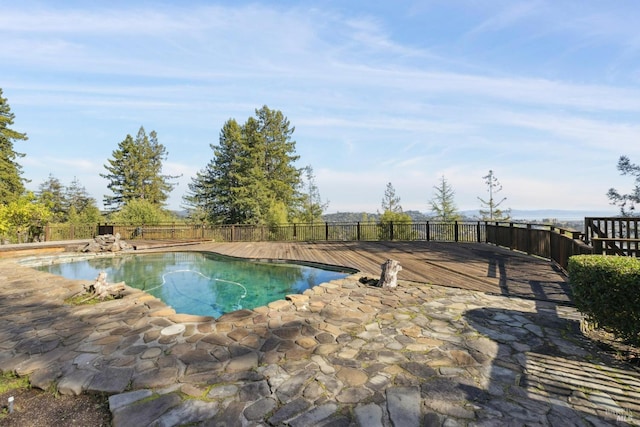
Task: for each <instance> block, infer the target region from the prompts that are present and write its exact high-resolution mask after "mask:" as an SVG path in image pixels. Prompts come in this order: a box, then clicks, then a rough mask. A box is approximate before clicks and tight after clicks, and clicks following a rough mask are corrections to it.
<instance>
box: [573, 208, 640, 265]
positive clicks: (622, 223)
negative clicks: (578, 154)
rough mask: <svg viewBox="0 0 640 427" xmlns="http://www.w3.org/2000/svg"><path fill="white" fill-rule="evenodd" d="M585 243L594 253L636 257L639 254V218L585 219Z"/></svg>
mask: <svg viewBox="0 0 640 427" xmlns="http://www.w3.org/2000/svg"><path fill="white" fill-rule="evenodd" d="M584 227H585V232H584V234H585V242H586V243H588V244H591V246H593V248H594V253H597V254H607V255H622V256H634V257H637V256H639V254H640V218H638V217H607V218H585V220H584Z"/></svg>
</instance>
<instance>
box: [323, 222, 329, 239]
mask: <svg viewBox="0 0 640 427" xmlns="http://www.w3.org/2000/svg"><path fill="white" fill-rule="evenodd" d="M324 240H327V241H328V240H329V223H328V222H325V223H324Z"/></svg>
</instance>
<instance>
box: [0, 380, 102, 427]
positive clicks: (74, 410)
mask: <svg viewBox="0 0 640 427" xmlns="http://www.w3.org/2000/svg"><path fill="white" fill-rule="evenodd" d="M11 396H13V398H14V402H13V413H9V408H8V399H9V397H11ZM110 425H111V411H110V410H109V401H108V397H107V396H102V395H90V394H83V395H80V396H59V395H58V396H56V395H54V394H53V393H51V392H47V391H42V390H37V389H33V388H21V389H17V390H10V391H6V392H4V393H1V394H0V426H16V427H23V426H24V427H26V426H29V427H32V426H39V427H40V426H43V427H44V426H46V427H48V426H55V427H61V426H64V427H70V426H82V427H85V426H92V427H102V426H104V427H107V426H110Z"/></svg>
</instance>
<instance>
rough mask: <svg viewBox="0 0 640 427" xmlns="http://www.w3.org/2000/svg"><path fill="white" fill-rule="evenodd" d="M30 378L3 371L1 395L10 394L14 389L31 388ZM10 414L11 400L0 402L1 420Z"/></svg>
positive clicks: (0, 381)
mask: <svg viewBox="0 0 640 427" xmlns="http://www.w3.org/2000/svg"><path fill="white" fill-rule="evenodd" d="M29 388H31V385H30V384H29V378H27V377H18V376H16V375H14V374H13V373H3V374H1V375H0V395H2V394H5V393H6V394H10V393H11V392H12V391H14V390H23V389H29ZM7 415H9V402H8V401H7V402H0V420H2V419H3V418H4V417H5V416H7Z"/></svg>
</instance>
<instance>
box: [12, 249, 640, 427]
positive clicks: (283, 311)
mask: <svg viewBox="0 0 640 427" xmlns="http://www.w3.org/2000/svg"><path fill="white" fill-rule="evenodd" d="M359 279H360V276H358V275H354V276H350V277H347V278H345V279H343V280H338V281H334V282H330V283H325V284H322V285H320V286H317V287H315V288H313V289H310V290H307V291H306V292H304V294H302V295H292V296H290V297H288V298H287V300H282V301H276V302H273V303H271V304H270V305H269V306H267V307H261V308H257V309H254V310H240V311H236V312H233V313H229V314H226V315H224V316H222V317H220V318H219V319H217V320H214V319H211V318H208V317H201V316H190V315H183V314H176V313H175V312H173V310H172V309H170V308H169V307H167V306H166V305H164V304H163V303H162V302H160V301H159V300H157V299H155V298H154V297H152V296H149V295H147V294H145V293H143V292H141V291H137V290H134V289H129V290H128V291H127V295H126V296H125V297H124V298H123V299H119V300H114V301H108V302H103V303H99V304H95V305H81V306H72V305H67V304H64V300H65V298H67V297H69V296H71V295H73V294H75V293H77V292H79V291H81V290H82V282H79V281H71V280H67V279H63V278H60V277H56V276H53V275H50V274H47V273H41V272H37V271H35V270H32V269H29V268H27V267H24V266H21V265H18V264H17V263H16V262H15V261H12V260H2V261H0V369H1V370H2V371H3V372H16V373H17V374H19V375H28V376H29V378H30V380H31V383H32V384H33V385H34V386H35V387H39V388H42V389H52V388H55V389H56V390H57V391H58V392H59V393H61V394H71V395H73V394H79V393H107V394H109V395H110V398H109V403H110V408H111V411H112V413H113V424H114V425H115V426H118V427H119V426H142V425H154V426H174V425H184V424H188V425H206V426H281V425H289V426H367V427H370V426H384V427H390V426H393V427H400V426H401V427H410V426H502V425H514V426H516V425H539V426H556V425H563V426H591V425H594V426H606V425H634V424H639V423H640V373H639V372H638V371H636V370H634V369H633V368H632V367H629V366H626V365H623V364H620V363H617V362H616V361H614V360H612V359H610V358H608V356H607V355H606V354H603V353H601V352H598V351H597V350H596V349H595V346H594V345H593V344H592V343H591V342H590V341H589V340H588V339H586V338H585V337H584V336H583V335H582V334H581V332H580V315H579V313H577V312H576V311H575V309H574V308H572V307H570V306H566V305H557V304H553V303H550V302H539V301H534V300H524V299H519V298H507V297H503V296H494V295H488V294H484V293H480V292H474V291H468V290H461V289H452V288H445V287H438V286H430V285H427V284H421V283H413V282H404V281H399V286H398V288H396V289H394V290H383V289H379V288H375V287H371V286H368V285H366V284H363V283H360V281H359Z"/></svg>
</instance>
